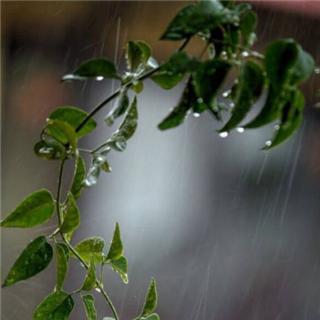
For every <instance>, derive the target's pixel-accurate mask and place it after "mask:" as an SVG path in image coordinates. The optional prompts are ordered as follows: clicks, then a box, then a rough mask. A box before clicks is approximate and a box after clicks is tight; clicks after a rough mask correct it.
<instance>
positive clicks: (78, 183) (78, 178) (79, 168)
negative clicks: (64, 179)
mask: <svg viewBox="0 0 320 320" xmlns="http://www.w3.org/2000/svg"><path fill="white" fill-rule="evenodd" d="M85 177H86V164H85V162H84V160H83V158H82V157H81V156H80V155H78V156H77V159H76V164H75V171H74V175H73V181H72V186H71V192H72V194H73V196H74V198H75V199H78V198H79V197H80V193H81V190H82V188H83V180H84V179H85Z"/></svg>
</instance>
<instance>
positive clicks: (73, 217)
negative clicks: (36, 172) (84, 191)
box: [60, 192, 80, 233]
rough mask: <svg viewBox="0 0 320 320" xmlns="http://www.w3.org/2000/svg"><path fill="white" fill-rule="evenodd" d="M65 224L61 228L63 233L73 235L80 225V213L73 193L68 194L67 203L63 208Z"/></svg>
mask: <svg viewBox="0 0 320 320" xmlns="http://www.w3.org/2000/svg"><path fill="white" fill-rule="evenodd" d="M63 214H64V216H63V222H62V225H61V227H60V231H61V232H62V233H73V232H74V231H75V230H77V229H78V227H79V225H80V213H79V209H78V206H77V204H76V201H75V199H74V197H73V194H72V193H71V192H68V195H67V201H66V204H65V205H64V208H63Z"/></svg>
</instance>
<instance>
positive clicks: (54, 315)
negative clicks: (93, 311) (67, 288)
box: [32, 291, 74, 320]
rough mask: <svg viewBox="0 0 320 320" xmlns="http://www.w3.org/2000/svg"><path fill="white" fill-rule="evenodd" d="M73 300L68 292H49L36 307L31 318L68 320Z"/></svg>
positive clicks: (36, 319)
mask: <svg viewBox="0 0 320 320" xmlns="http://www.w3.org/2000/svg"><path fill="white" fill-rule="evenodd" d="M73 306H74V302H73V299H72V297H71V295H69V294H68V293H66V292H64V291H56V292H53V293H51V294H49V295H48V296H47V297H46V298H45V299H44V300H43V301H42V302H41V303H40V304H39V305H38V307H37V308H36V310H35V311H34V314H33V318H32V319H33V320H68V319H69V316H70V313H71V311H72V309H73Z"/></svg>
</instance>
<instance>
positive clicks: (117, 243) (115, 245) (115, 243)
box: [107, 223, 123, 261]
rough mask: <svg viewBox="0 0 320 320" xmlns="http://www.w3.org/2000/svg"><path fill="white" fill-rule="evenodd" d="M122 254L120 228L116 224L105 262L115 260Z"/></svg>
mask: <svg viewBox="0 0 320 320" xmlns="http://www.w3.org/2000/svg"><path fill="white" fill-rule="evenodd" d="M122 254H123V245H122V240H121V235H120V227H119V224H118V223H116V227H115V230H114V233H113V239H112V242H111V245H110V249H109V252H108V254H107V261H109V260H110V261H111V260H117V259H119V258H120V257H121V256H122Z"/></svg>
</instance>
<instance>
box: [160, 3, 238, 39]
mask: <svg viewBox="0 0 320 320" xmlns="http://www.w3.org/2000/svg"><path fill="white" fill-rule="evenodd" d="M238 20H239V19H238V17H237V16H236V15H233V14H232V12H231V11H230V10H228V9H227V8H224V6H223V5H222V4H221V3H220V2H219V1H218V0H211V1H200V2H198V3H196V4H191V5H188V6H186V7H184V8H183V9H182V10H180V11H179V12H178V14H177V15H176V16H175V17H174V19H173V20H172V21H171V22H170V24H169V26H168V27H167V29H166V31H165V33H164V34H163V35H162V37H161V40H182V39H186V38H189V37H191V36H193V35H195V34H200V33H201V34H206V33H208V32H209V31H210V30H212V29H213V28H215V27H216V26H218V25H219V24H223V23H236V22H238Z"/></svg>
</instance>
